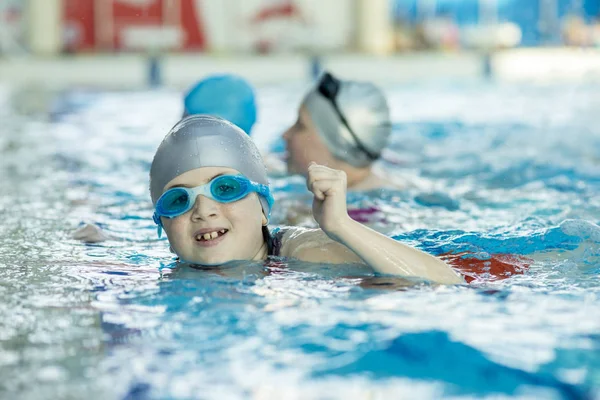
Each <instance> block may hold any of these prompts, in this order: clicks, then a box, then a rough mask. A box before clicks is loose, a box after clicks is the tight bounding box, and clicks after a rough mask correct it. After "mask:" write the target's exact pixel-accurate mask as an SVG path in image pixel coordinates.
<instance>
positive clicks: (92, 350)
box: [0, 83, 600, 399]
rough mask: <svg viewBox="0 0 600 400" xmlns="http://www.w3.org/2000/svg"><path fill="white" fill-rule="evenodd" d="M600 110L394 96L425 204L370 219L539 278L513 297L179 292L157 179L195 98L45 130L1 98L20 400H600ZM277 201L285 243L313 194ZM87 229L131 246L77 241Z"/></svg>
mask: <svg viewBox="0 0 600 400" xmlns="http://www.w3.org/2000/svg"><path fill="white" fill-rule="evenodd" d="M598 89H599V88H598V87H593V86H585V87H583V86H523V85H519V86H516V85H508V84H493V83H464V84H460V85H443V84H439V83H438V84H436V85H424V84H419V85H406V86H397V87H390V88H387V89H386V90H387V91H388V95H389V98H390V102H391V105H392V110H393V112H392V114H393V120H394V133H393V136H392V140H391V145H390V149H389V151H388V152H387V153H386V161H384V162H383V163H382V166H381V167H382V168H383V169H384V170H385V171H386V172H387V173H388V174H389V175H390V176H391V177H392V178H393V179H394V180H397V181H399V182H405V183H407V187H406V188H405V189H403V190H397V191H388V192H385V193H378V192H373V193H352V194H350V195H349V204H350V206H351V207H354V208H363V209H368V208H369V207H371V208H373V209H377V210H379V211H378V214H377V215H378V216H377V218H375V220H373V221H371V226H373V227H374V228H376V229H378V230H380V231H382V232H385V233H386V234H388V235H390V236H393V237H395V238H396V239H397V240H402V241H404V242H406V243H410V244H412V245H415V246H419V247H420V248H422V249H423V250H425V251H428V252H431V253H433V254H437V255H441V254H445V253H449V252H450V253H461V252H470V253H471V254H474V255H476V256H477V257H480V258H482V259H486V257H489V256H490V255H493V254H513V255H520V256H525V257H527V258H528V259H530V260H532V264H531V266H530V267H529V270H528V271H527V272H526V273H525V274H523V275H515V276H513V277H510V278H509V279H505V280H492V279H490V277H489V276H486V275H485V274H482V275H481V276H479V277H478V278H479V279H477V280H475V281H474V282H473V283H471V284H470V285H468V286H461V287H436V286H431V285H425V284H423V285H417V286H416V287H405V286H404V285H403V281H401V280H397V279H394V278H389V277H376V276H373V275H372V274H371V273H370V272H369V271H368V269H366V268H364V267H361V266H351V265H349V266H315V265H308V264H303V263H299V262H290V264H291V265H290V268H285V267H282V266H281V265H279V264H277V263H269V264H261V263H250V264H247V263H240V264H238V265H234V266H230V267H227V268H222V269H220V270H218V271H197V270H193V269H182V270H175V271H169V270H168V269H167V270H165V272H164V275H163V276H161V275H160V274H159V272H158V271H159V267H160V266H161V265H163V266H164V265H168V264H169V263H170V262H171V261H172V259H173V257H172V254H171V253H170V252H169V251H168V246H167V242H166V241H165V240H164V239H161V240H159V239H157V237H156V229H155V226H154V225H153V223H152V220H151V203H150V199H149V194H148V186H147V173H148V168H149V165H150V161H151V158H152V155H153V152H154V150H155V149H156V147H157V145H158V143H159V142H160V140H161V139H162V137H163V136H164V134H165V133H166V132H167V131H168V129H169V128H170V127H171V126H172V125H173V124H174V123H175V122H176V119H177V117H178V116H179V115H180V114H181V105H180V97H179V94H178V93H175V92H171V91H153V92H119V93H115V92H103V91H84V90H78V91H75V90H74V91H69V92H64V93H59V94H55V95H52V96H50V95H47V94H46V95H45V96H46V98H48V99H50V102H49V103H47V104H49V105H50V107H49V108H48V109H46V110H45V109H44V107H41V108H40V107H37V106H36V107H34V109H31V107H27V105H23V104H22V102H23V101H25V103H27V101H29V102H34V103H35V101H33V100H31V99H32V98H35V99H39V97H36V95H35V93H33V94H27V95H24V94H23V92H22V91H19V92H14V90H12V89H9V88H2V90H0V104H1V105H2V107H0V118H1V119H2V121H3V124H2V125H0V130H1V132H0V160H1V161H0V178H1V179H2V182H3V185H0V209H1V210H2V218H1V219H0V232H2V239H3V240H2V241H1V242H0V266H1V267H2V270H3V276H2V279H1V280H0V377H1V379H0V396H1V397H2V398H7V399H8V398H11V399H12V398H19V399H38V398H60V399H80V398H90V399H95V398H98V399H190V398H201V399H213V398H214V399H217V398H218V399H223V398H232V399H238V398H239V399H245V398H256V399H271V398H272V399H280V398H290V399H306V398H311V399H312V398H314V399H342V398H343V399H346V398H361V399H362V398H382V399H383V398H440V397H465V398H486V397H489V398H492V397H493V398H512V397H518V398H532V399H539V398H556V399H591V398H600V281H599V277H600V228H599V227H598V224H599V223H600V124H598V116H597V115H598V111H597V110H599V109H600V95H599V94H598V93H600V91H599V90H598ZM302 90H303V87H302V86H300V85H287V86H280V87H264V88H261V89H260V90H259V106H260V122H259V124H258V125H257V128H256V132H255V134H254V135H255V138H256V141H257V143H258V144H259V146H260V147H261V148H262V149H269V148H277V147H279V148H280V147H281V146H280V143H279V144H278V142H277V141H278V135H279V134H280V133H281V132H282V131H283V129H284V128H285V126H286V124H290V123H292V121H293V119H294V112H295V109H294V108H293V106H292V107H288V106H287V105H294V104H297V102H298V101H299V99H300V96H301V94H302ZM23 98H25V99H23ZM282 105H286V106H285V107H284V106H282ZM44 110H45V111H44ZM28 111H29V112H28ZM273 182H274V187H275V188H276V192H275V198H276V200H277V201H278V202H279V206H280V208H279V209H276V210H275V213H274V221H273V222H274V223H276V224H277V223H282V222H284V221H285V218H286V215H287V214H288V212H289V209H290V207H291V204H293V203H294V202H295V201H302V200H298V199H302V198H303V196H304V195H305V189H304V188H303V184H302V182H301V181H300V180H298V179H295V178H285V177H281V176H278V177H274V179H273ZM276 207H277V206H276ZM380 217H381V218H380ZM84 221H89V222H95V223H97V224H99V225H101V226H102V227H103V228H104V230H105V231H106V232H107V233H108V234H110V235H112V237H113V238H114V240H109V241H107V242H103V243H99V244H87V245H86V244H82V243H79V242H77V241H75V240H74V239H72V237H71V234H72V232H73V231H74V229H76V228H77V226H79V224H80V223H81V222H84Z"/></svg>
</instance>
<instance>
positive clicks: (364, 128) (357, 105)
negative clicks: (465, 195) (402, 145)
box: [283, 72, 401, 190]
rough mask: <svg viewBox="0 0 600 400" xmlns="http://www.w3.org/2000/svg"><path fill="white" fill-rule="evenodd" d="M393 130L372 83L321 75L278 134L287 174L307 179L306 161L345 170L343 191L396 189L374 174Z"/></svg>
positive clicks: (387, 112)
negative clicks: (291, 121)
mask: <svg viewBox="0 0 600 400" xmlns="http://www.w3.org/2000/svg"><path fill="white" fill-rule="evenodd" d="M391 130H392V125H391V121H390V112H389V107H388V104H387V100H386V98H385V96H384V94H383V93H382V92H381V90H380V89H379V88H378V87H377V86H375V85H374V84H372V83H369V82H358V81H342V80H339V79H337V78H336V77H334V76H333V75H332V74H330V73H328V72H326V73H324V74H323V75H322V76H321V79H320V80H319V81H318V82H317V84H316V85H315V87H313V88H312V89H311V90H310V91H309V92H308V93H307V94H306V95H305V97H304V100H303V101H302V104H301V105H300V108H299V110H298V118H297V120H296V122H295V124H294V125H292V126H291V127H290V128H289V129H288V130H287V131H286V132H285V133H284V135H283V138H284V139H285V142H286V150H287V157H288V158H287V168H288V173H289V174H301V175H304V176H307V175H308V166H309V165H310V163H311V162H316V163H317V164H322V165H326V166H328V167H330V168H334V169H338V170H341V171H344V172H345V173H346V175H347V177H348V190H374V189H382V188H390V189H399V188H401V187H400V186H399V185H398V184H397V183H394V182H392V181H391V180H390V179H387V177H385V176H382V174H381V172H380V171H376V170H375V169H374V168H373V167H374V163H375V162H376V161H377V160H379V159H380V158H381V152H382V151H383V149H384V148H385V147H386V145H387V142H388V138H389V136H390V133H391Z"/></svg>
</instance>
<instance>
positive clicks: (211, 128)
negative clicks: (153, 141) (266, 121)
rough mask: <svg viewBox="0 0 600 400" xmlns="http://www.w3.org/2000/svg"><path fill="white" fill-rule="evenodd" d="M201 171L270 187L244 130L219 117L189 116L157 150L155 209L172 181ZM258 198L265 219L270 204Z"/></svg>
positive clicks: (152, 170) (153, 170)
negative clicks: (230, 173) (229, 171)
mask: <svg viewBox="0 0 600 400" xmlns="http://www.w3.org/2000/svg"><path fill="white" fill-rule="evenodd" d="M201 167H227V168H233V169H235V170H238V171H239V172H240V173H242V174H243V175H245V176H246V177H247V178H248V179H250V180H251V181H254V182H256V183H262V184H263V185H268V184H269V181H268V179H267V170H266V168H265V165H264V164H263V161H262V158H261V156H260V152H259V151H258V149H257V148H256V145H255V144H254V142H253V141H252V139H251V138H250V137H249V136H248V135H246V133H245V132H244V131H243V130H241V129H240V128H238V127H237V126H235V125H233V124H232V123H230V122H228V121H225V120H224V119H221V118H218V117H212V116H209V115H190V116H188V117H185V118H183V119H182V120H181V121H179V122H178V123H177V124H176V125H175V126H174V127H173V128H172V129H171V131H170V132H169V133H168V134H167V136H165V138H164V139H163V141H162V142H161V144H160V145H159V146H158V149H157V150H156V154H155V155H154V159H153V160H152V166H151V167H150V196H151V197H152V204H153V205H154V206H156V202H157V201H158V199H159V198H160V196H161V195H162V193H163V189H164V187H165V185H166V184H167V183H169V182H170V181H171V180H172V179H173V178H175V177H177V176H179V175H181V174H183V173H185V172H187V171H191V170H193V169H196V168H201ZM258 198H259V200H260V203H261V205H262V209H263V211H264V213H265V216H267V218H268V216H269V212H270V211H271V208H270V207H269V203H268V201H267V200H266V199H265V198H263V197H262V196H259V197H258Z"/></svg>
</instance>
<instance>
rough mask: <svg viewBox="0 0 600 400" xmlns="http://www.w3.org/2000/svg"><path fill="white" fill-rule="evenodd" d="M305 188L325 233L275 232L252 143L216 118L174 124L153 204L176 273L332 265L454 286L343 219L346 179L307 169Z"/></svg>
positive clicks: (410, 254)
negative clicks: (288, 262)
mask: <svg viewBox="0 0 600 400" xmlns="http://www.w3.org/2000/svg"><path fill="white" fill-rule="evenodd" d="M307 186H308V189H309V190H310V191H311V193H312V194H313V196H314V200H313V215H314V217H315V220H316V221H317V223H318V224H319V226H320V229H303V228H298V227H288V228H283V229H279V230H275V231H273V232H271V231H270V230H269V229H268V227H267V225H268V222H269V217H270V214H271V208H272V206H273V199H272V196H271V193H270V189H269V186H268V180H267V173H266V168H265V166H264V164H263V162H262V158H261V156H260V153H259V152H258V150H257V148H256V146H255V145H254V143H253V142H252V140H251V139H250V138H249V137H248V136H247V135H246V134H244V133H243V132H242V131H241V130H240V129H239V128H237V127H236V126H234V125H233V124H230V123H228V122H226V121H224V120H222V119H219V118H215V117H210V116H202V115H196V116H190V117H186V118H184V119H183V120H181V121H180V122H179V123H177V124H176V125H175V126H174V127H173V128H172V129H171V131H170V132H169V133H168V134H167V136H166V137H165V139H164V140H163V141H162V143H161V144H160V146H159V147H158V149H157V151H156V154H155V156H154V159H153V161H152V166H151V169H150V194H151V198H152V203H153V205H154V206H155V213H154V221H155V223H156V224H157V226H158V231H159V234H160V232H161V231H162V230H163V229H164V231H165V232H166V234H167V238H168V240H169V244H170V247H171V249H172V251H173V252H174V253H175V254H176V255H177V256H178V260H179V261H178V265H187V266H196V267H209V268H210V267H216V266H220V265H224V264H227V263H230V262H232V261H235V260H254V261H262V260H267V258H268V257H269V256H279V257H288V258H293V259H298V260H300V261H306V262H314V263H328V264H345V263H363V264H366V265H368V266H370V267H371V268H372V269H373V271H374V272H376V273H378V274H386V275H394V276H401V277H406V278H418V279H425V280H428V281H431V282H434V283H441V284H457V283H463V282H464V281H463V279H462V278H461V277H460V276H459V275H458V274H456V273H455V272H454V271H453V270H452V269H451V268H450V267H449V266H448V265H446V264H445V263H444V262H443V261H441V260H440V259H438V258H436V257H433V256H431V255H429V254H426V253H424V252H422V251H420V250H417V249H414V248H412V247H410V246H407V245H404V244H402V243H400V242H397V241H395V240H393V239H391V238H388V237H386V236H384V235H382V234H379V233H377V232H375V231H373V230H372V229H370V228H368V227H366V226H364V225H361V224H360V223H358V222H356V221H353V220H352V219H351V218H350V217H349V216H348V213H347V210H346V174H345V173H344V172H343V171H339V170H335V169H332V168H328V167H326V166H323V165H318V164H316V163H311V164H310V165H308V166H307Z"/></svg>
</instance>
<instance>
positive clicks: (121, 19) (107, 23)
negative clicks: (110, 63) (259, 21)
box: [63, 0, 206, 52]
mask: <svg viewBox="0 0 600 400" xmlns="http://www.w3.org/2000/svg"><path fill="white" fill-rule="evenodd" d="M199 6H200V2H199V1H197V0H147V1H137V0H136V1H132V0H64V11H63V21H64V40H65V50H67V51H70V52H81V51H92V50H121V49H123V48H124V45H123V43H122V34H123V31H124V30H125V29H127V28H130V27H152V26H156V27H159V26H163V25H171V26H178V27H179V28H180V29H181V30H182V38H183V43H182V45H181V47H180V48H179V49H176V50H193V51H201V50H204V49H205V48H206V36H205V31H204V26H203V24H202V22H201V21H200V20H199V18H198V15H199V13H198V12H197V11H198V10H197V7H199Z"/></svg>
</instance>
